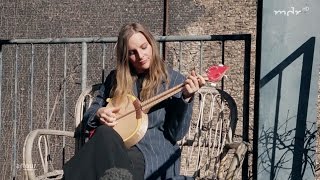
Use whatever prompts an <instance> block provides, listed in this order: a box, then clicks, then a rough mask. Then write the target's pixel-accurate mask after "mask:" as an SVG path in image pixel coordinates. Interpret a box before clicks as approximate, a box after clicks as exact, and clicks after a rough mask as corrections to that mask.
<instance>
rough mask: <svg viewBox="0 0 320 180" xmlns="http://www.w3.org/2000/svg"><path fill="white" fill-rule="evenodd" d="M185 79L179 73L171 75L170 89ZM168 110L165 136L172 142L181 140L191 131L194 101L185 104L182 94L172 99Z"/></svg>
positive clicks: (167, 107)
mask: <svg viewBox="0 0 320 180" xmlns="http://www.w3.org/2000/svg"><path fill="white" fill-rule="evenodd" d="M184 81H185V77H184V76H182V75H181V74H180V73H178V72H173V73H171V82H170V87H173V86H176V85H178V84H181V83H183V82H184ZM165 108H166V120H165V124H164V128H165V132H164V133H165V135H166V136H167V138H169V139H170V140H171V141H173V142H176V141H179V140H181V139H182V138H183V137H184V136H185V134H186V133H187V132H188V130H189V126H190V121H191V118H192V108H193V101H191V102H185V101H184V99H183V98H182V93H181V92H179V93H178V94H176V95H174V96H173V97H171V98H170V99H169V101H168V104H167V106H166V107H165Z"/></svg>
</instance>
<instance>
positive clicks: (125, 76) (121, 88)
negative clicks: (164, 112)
mask: <svg viewBox="0 0 320 180" xmlns="http://www.w3.org/2000/svg"><path fill="white" fill-rule="evenodd" d="M138 32H140V33H142V34H143V35H144V36H145V38H146V39H147V41H148V42H149V44H150V45H151V47H152V59H151V62H150V67H149V69H148V71H147V72H146V75H145V77H144V80H143V83H142V90H141V92H140V100H142V101H143V100H146V99H149V98H151V97H152V96H154V95H155V94H156V93H157V90H158V87H159V85H161V84H162V82H163V81H164V82H166V83H167V84H168V81H169V80H168V73H167V70H166V67H165V64H164V62H163V61H162V59H161V58H160V54H159V48H158V45H157V42H156V40H155V39H154V37H153V36H152V34H151V33H150V32H149V31H148V30H147V29H146V28H145V27H144V26H143V25H141V24H139V23H131V24H127V25H125V26H123V27H122V28H121V30H120V32H119V36H118V41H117V44H116V55H117V66H116V67H117V70H116V85H115V86H113V89H112V96H113V99H114V100H115V101H114V102H115V103H117V102H119V101H120V102H121V100H122V98H123V97H125V96H126V95H127V94H133V84H134V82H135V81H136V80H137V73H136V71H135V69H134V67H133V66H132V65H131V64H130V62H129V52H128V41H129V39H130V37H131V36H132V35H133V34H135V33H138Z"/></svg>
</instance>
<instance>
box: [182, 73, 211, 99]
mask: <svg viewBox="0 0 320 180" xmlns="http://www.w3.org/2000/svg"><path fill="white" fill-rule="evenodd" d="M205 83H206V81H205V78H204V77H202V76H201V75H198V74H196V72H195V71H194V70H192V71H191V74H190V75H189V76H188V77H187V79H186V81H185V86H184V88H183V90H182V96H183V98H184V100H185V101H187V102H188V101H189V100H190V98H191V97H192V96H193V95H194V93H195V92H197V91H198V90H199V89H200V88H201V87H202V86H203V85H204V84H205Z"/></svg>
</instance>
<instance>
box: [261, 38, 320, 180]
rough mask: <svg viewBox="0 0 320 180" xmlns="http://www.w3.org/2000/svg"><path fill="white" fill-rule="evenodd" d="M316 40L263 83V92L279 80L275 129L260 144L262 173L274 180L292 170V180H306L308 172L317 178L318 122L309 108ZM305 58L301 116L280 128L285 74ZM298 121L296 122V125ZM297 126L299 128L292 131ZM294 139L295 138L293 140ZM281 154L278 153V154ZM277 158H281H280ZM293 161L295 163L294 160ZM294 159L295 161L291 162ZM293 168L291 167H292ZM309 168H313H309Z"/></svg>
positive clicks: (300, 93) (300, 100) (309, 41)
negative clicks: (297, 60) (275, 80)
mask: <svg viewBox="0 0 320 180" xmlns="http://www.w3.org/2000/svg"><path fill="white" fill-rule="evenodd" d="M314 47H315V37H311V38H310V39H309V40H307V41H306V42H305V43H304V44H302V45H301V46H300V47H299V48H298V49H297V50H295V51H294V52H293V53H292V54H291V55H289V56H288V57H287V58H286V59H284V60H283V61H282V62H281V63H280V64H279V65H278V66H276V67H275V68H274V69H273V70H271V71H270V72H269V73H268V74H267V75H266V76H264V77H263V78H262V79H261V81H260V82H261V83H260V88H262V87H263V86H265V85H266V84H267V83H268V82H270V81H271V80H272V79H273V78H275V77H276V76H278V78H279V79H278V88H277V94H276V95H275V96H276V106H275V120H274V127H273V128H269V129H265V130H263V131H262V132H261V134H260V138H259V144H260V146H262V147H263V152H261V153H260V155H259V157H258V158H259V159H260V160H261V161H260V163H261V164H259V166H260V167H262V169H260V171H266V172H268V171H270V179H281V178H280V177H278V176H279V171H281V170H284V169H285V170H286V171H288V169H289V170H290V169H291V172H290V179H302V177H303V176H304V174H305V173H306V169H307V168H310V167H311V169H312V173H313V175H314V174H315V149H316V147H315V146H316V143H315V141H316V133H317V131H316V129H317V127H316V122H308V121H307V115H308V104H309V94H310V85H311V73H312V65H313V58H314V57H313V56H314ZM301 55H303V62H302V70H301V79H300V82H301V83H300V91H299V99H298V106H297V107H298V109H297V112H298V113H297V114H296V115H295V116H293V117H287V119H285V121H281V120H280V122H284V123H281V124H279V109H280V97H281V85H282V75H283V74H282V73H283V71H284V70H285V69H286V68H287V67H288V66H289V65H290V64H291V63H293V62H294V61H295V60H296V59H298V58H299V56H301ZM294 121H296V122H294ZM290 124H291V125H292V124H296V127H295V128H289V127H290ZM288 125H289V126H288ZM293 136H294V138H292V137H293ZM276 151H277V153H276ZM276 154H277V155H276ZM292 158H293V159H292ZM291 159H292V160H291ZM288 164H289V165H288ZM290 166H291V167H290ZM308 166H309V167H308Z"/></svg>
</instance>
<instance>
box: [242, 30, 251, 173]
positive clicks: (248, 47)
mask: <svg viewBox="0 0 320 180" xmlns="http://www.w3.org/2000/svg"><path fill="white" fill-rule="evenodd" d="M250 53H251V36H249V37H248V38H247V39H245V48H244V73H243V75H244V85H243V86H244V89H243V121H242V122H243V132H242V138H243V140H244V141H246V142H249V106H250ZM248 165H249V160H248V154H246V156H245V159H244V160H243V168H242V179H248V172H249V171H248V170H249V169H248Z"/></svg>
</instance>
